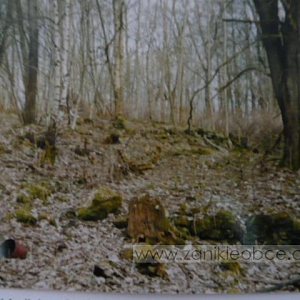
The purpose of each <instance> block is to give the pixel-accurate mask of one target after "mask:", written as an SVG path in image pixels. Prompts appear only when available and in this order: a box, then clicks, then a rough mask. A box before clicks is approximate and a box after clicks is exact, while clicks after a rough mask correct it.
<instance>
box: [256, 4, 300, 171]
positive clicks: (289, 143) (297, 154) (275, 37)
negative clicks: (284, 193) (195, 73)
mask: <svg viewBox="0 0 300 300" xmlns="http://www.w3.org/2000/svg"><path fill="white" fill-rule="evenodd" d="M253 1H254V4H255V7H256V11H257V13H258V15H259V17H260V24H261V30H262V41H263V45H264V47H265V49H266V52H267V57H268V63H269V68H270V71H271V79H272V85H273V89H274V94H275V97H276V99H277V102H278V104H279V107H280V111H281V116H282V121H283V127H284V129H283V133H284V151H283V157H282V166H286V167H288V168H291V169H294V170H298V169H299V168H300V2H299V0H287V1H282V5H283V8H284V10H285V20H284V22H281V21H280V20H279V17H278V1H277V0H253Z"/></svg>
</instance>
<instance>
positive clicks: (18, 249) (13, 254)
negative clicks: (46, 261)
mask: <svg viewBox="0 0 300 300" xmlns="http://www.w3.org/2000/svg"><path fill="white" fill-rule="evenodd" d="M26 256H27V249H26V247H24V246H23V245H22V244H20V243H19V242H17V241H15V240H14V239H8V240H5V241H4V242H3V243H2V244H1V246H0V257H5V258H19V259H25V258H26Z"/></svg>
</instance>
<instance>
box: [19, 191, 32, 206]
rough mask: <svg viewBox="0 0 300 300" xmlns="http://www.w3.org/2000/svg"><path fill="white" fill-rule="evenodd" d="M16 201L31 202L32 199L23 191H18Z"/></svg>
mask: <svg viewBox="0 0 300 300" xmlns="http://www.w3.org/2000/svg"><path fill="white" fill-rule="evenodd" d="M16 201H17V203H22V204H32V202H33V199H32V198H31V197H29V196H28V195H26V194H24V193H19V194H18V195H17V199H16Z"/></svg>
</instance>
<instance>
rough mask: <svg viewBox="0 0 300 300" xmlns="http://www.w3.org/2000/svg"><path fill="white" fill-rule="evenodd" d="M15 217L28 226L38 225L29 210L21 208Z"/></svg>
mask: <svg viewBox="0 0 300 300" xmlns="http://www.w3.org/2000/svg"><path fill="white" fill-rule="evenodd" d="M15 217H16V219H17V221H18V222H20V223H24V224H28V225H36V223H37V219H36V218H35V217H34V216H33V215H32V214H31V213H30V211H29V210H27V209H25V208H20V209H17V210H16V211H15Z"/></svg>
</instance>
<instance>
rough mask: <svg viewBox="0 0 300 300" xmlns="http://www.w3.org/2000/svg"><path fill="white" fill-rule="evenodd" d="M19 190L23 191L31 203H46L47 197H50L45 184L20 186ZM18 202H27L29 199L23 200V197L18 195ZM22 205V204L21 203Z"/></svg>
mask: <svg viewBox="0 0 300 300" xmlns="http://www.w3.org/2000/svg"><path fill="white" fill-rule="evenodd" d="M21 189H24V190H25V192H26V195H27V197H28V198H30V199H31V200H32V201H33V200H34V199H40V200H42V201H43V202H44V203H47V197H48V196H50V195H51V190H50V189H49V188H48V187H47V184H46V183H43V182H41V183H30V184H22V185H21ZM19 195H20V199H19V201H29V199H25V197H24V196H25V194H23V195H24V196H21V195H22V193H20V194H19ZM22 203H24V202H22Z"/></svg>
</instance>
